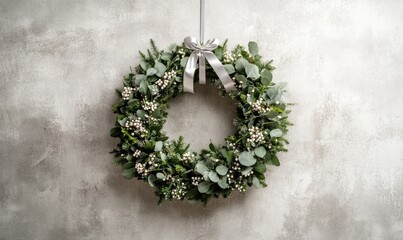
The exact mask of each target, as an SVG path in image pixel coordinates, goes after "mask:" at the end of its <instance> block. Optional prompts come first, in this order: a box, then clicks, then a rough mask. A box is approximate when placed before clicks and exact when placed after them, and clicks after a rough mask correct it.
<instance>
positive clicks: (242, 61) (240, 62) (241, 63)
mask: <svg viewBox="0 0 403 240" xmlns="http://www.w3.org/2000/svg"><path fill="white" fill-rule="evenodd" d="M248 64H249V62H248V60H246V59H245V58H239V59H238V60H237V61H236V63H235V68H236V70H238V71H239V72H242V71H244V70H245V66H246V65H248Z"/></svg>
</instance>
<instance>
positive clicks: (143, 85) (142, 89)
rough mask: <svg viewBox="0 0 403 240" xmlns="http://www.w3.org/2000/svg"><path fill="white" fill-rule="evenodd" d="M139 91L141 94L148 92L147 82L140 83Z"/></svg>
mask: <svg viewBox="0 0 403 240" xmlns="http://www.w3.org/2000/svg"><path fill="white" fill-rule="evenodd" d="M139 91H140V92H141V93H143V94H146V93H147V91H148V82H147V80H143V81H141V83H140V87H139Z"/></svg>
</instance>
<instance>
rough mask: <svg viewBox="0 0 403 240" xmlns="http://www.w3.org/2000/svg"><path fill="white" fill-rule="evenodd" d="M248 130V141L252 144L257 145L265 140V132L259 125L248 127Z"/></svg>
mask: <svg viewBox="0 0 403 240" xmlns="http://www.w3.org/2000/svg"><path fill="white" fill-rule="evenodd" d="M248 132H249V137H248V139H247V140H246V141H247V142H248V143H250V144H252V146H255V145H257V144H259V143H261V142H263V141H264V135H263V132H262V131H261V130H260V129H259V128H258V127H255V126H252V127H250V128H249V129H248Z"/></svg>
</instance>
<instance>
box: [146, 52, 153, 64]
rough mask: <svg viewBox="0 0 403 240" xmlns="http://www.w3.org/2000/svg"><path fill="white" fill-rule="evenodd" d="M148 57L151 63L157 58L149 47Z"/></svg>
mask: <svg viewBox="0 0 403 240" xmlns="http://www.w3.org/2000/svg"><path fill="white" fill-rule="evenodd" d="M147 57H148V59H147V60H148V62H149V63H151V65H154V64H155V58H154V56H153V54H152V53H151V51H150V49H147Z"/></svg>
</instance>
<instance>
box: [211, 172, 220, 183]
mask: <svg viewBox="0 0 403 240" xmlns="http://www.w3.org/2000/svg"><path fill="white" fill-rule="evenodd" d="M208 177H209V179H210V180H211V181H212V182H215V183H216V182H218V181H219V180H220V178H219V177H218V174H217V173H216V172H213V171H211V172H210V173H209V174H208Z"/></svg>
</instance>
